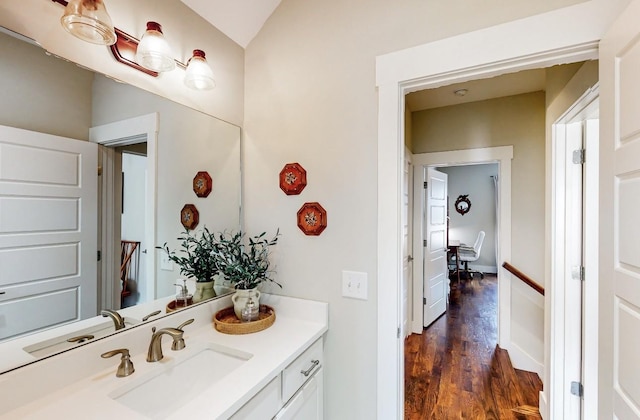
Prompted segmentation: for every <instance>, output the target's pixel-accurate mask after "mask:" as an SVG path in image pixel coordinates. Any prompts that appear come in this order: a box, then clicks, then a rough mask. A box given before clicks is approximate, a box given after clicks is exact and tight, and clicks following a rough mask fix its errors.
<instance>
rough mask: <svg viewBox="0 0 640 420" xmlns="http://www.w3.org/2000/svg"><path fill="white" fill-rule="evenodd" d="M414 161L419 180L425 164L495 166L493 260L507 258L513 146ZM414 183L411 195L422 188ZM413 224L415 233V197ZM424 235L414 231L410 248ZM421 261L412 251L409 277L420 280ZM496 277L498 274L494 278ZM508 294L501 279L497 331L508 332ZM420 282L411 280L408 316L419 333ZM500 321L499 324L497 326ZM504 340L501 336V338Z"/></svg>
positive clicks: (417, 209)
mask: <svg viewBox="0 0 640 420" xmlns="http://www.w3.org/2000/svg"><path fill="white" fill-rule="evenodd" d="M412 159H413V162H414V179H421V178H420V177H421V176H422V173H423V172H424V170H425V168H427V167H434V166H437V167H446V166H464V165H478V164H493V165H497V166H498V172H497V173H498V177H499V179H500V180H501V182H500V188H499V189H498V207H497V216H498V218H497V222H496V224H497V232H499V233H498V237H497V240H496V241H497V243H498V244H499V246H498V247H497V249H496V258H497V261H502V260H503V259H504V260H508V259H509V258H510V255H509V252H510V250H511V232H510V226H511V160H512V159H513V147H512V146H501V147H488V148H481V149H467V150H456V151H451V152H434V153H422V154H416V155H413V158H412ZM416 184H418V185H415V186H414V195H416V196H420V195H419V194H421V191H420V189H421V188H422V186H421V185H419V183H416ZM413 213H414V226H416V229H415V232H416V233H420V231H419V229H417V227H418V226H421V225H422V222H421V221H420V220H416V219H415V218H416V215H417V217H418V218H420V215H421V214H422V203H420V202H419V200H414V212H413ZM423 240H424V238H423V237H422V235H420V234H414V238H413V247H414V249H421V248H422V243H423ZM423 264H424V260H423V256H422V253H420V252H416V253H415V259H414V267H413V270H414V272H413V278H414V279H422V277H423V271H422V267H423ZM499 279H500V276H498V281H499ZM509 293H510V286H509V283H508V282H503V284H501V285H500V286H499V287H498V302H499V303H498V325H499V326H501V327H500V328H499V331H503V330H504V331H508V330H509V328H504V327H505V324H507V325H508V323H509V316H508V315H509V312H508V308H509V301H508V299H506V297H507V296H509ZM422 295H423V289H422V282H420V281H414V283H413V296H414V300H413V308H414V310H413V317H412V331H413V332H414V333H416V334H419V333H421V332H422V329H423V316H422ZM501 324H502V325H501ZM503 339H504V338H503Z"/></svg>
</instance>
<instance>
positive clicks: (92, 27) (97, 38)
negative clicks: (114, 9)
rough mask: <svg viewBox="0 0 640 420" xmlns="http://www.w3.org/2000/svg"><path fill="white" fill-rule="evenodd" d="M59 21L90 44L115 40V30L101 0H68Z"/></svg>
mask: <svg viewBox="0 0 640 420" xmlns="http://www.w3.org/2000/svg"><path fill="white" fill-rule="evenodd" d="M60 23H62V26H63V27H64V28H65V29H66V30H67V31H68V32H69V33H70V34H72V35H74V36H76V37H78V38H80V39H82V40H84V41H87V42H91V43H92V44H100V45H112V44H115V42H116V32H115V30H114V28H113V23H111V17H109V14H108V13H107V9H106V7H105V5H104V2H103V1H102V0H70V1H69V3H67V7H65V9H64V14H63V15H62V18H61V19H60Z"/></svg>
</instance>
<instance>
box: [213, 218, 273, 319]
mask: <svg viewBox="0 0 640 420" xmlns="http://www.w3.org/2000/svg"><path fill="white" fill-rule="evenodd" d="M279 235H280V230H279V229H278V231H277V232H276V234H275V235H274V237H273V238H271V239H268V238H267V237H266V232H262V233H261V234H259V235H256V236H253V237H248V238H245V237H246V235H245V233H243V232H241V231H239V232H236V233H231V232H222V233H220V234H219V235H218V237H217V238H216V239H217V241H216V242H217V247H216V249H215V250H214V251H213V252H214V254H215V261H216V266H217V269H218V270H219V271H220V273H221V274H222V275H223V276H224V277H225V280H227V281H228V282H229V283H231V284H232V285H233V287H234V288H235V289H236V292H235V294H234V295H233V296H232V298H231V299H232V301H233V305H234V310H235V313H236V316H237V317H238V318H239V319H241V312H242V308H244V306H245V304H246V302H247V300H248V299H249V298H252V300H253V302H254V303H255V304H256V305H258V307H259V302H260V291H258V289H257V288H258V286H259V285H260V284H262V283H263V282H270V283H274V284H276V285H278V286H279V287H282V285H281V284H280V283H278V282H276V281H275V280H274V279H273V278H272V277H271V276H272V274H273V273H274V270H272V269H271V262H270V260H269V254H270V248H271V247H272V246H274V245H276V244H277V243H278V236H279Z"/></svg>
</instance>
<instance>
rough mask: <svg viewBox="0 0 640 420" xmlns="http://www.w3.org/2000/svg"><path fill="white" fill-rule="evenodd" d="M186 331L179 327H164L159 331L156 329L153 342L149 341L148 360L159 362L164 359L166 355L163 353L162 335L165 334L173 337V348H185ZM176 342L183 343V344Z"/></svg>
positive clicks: (152, 337) (152, 338)
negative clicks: (183, 336)
mask: <svg viewBox="0 0 640 420" xmlns="http://www.w3.org/2000/svg"><path fill="white" fill-rule="evenodd" d="M183 333H184V331H182V330H180V329H178V328H162V329H160V330H158V331H154V332H153V335H152V336H151V343H149V351H148V352H147V362H157V361H159V360H162V358H163V357H164V355H163V354H162V336H163V335H164V334H167V335H170V336H171V338H173V347H172V349H173V350H181V349H183V348H184V340H183V339H182V334H183ZM176 343H181V346H180V345H179V344H176Z"/></svg>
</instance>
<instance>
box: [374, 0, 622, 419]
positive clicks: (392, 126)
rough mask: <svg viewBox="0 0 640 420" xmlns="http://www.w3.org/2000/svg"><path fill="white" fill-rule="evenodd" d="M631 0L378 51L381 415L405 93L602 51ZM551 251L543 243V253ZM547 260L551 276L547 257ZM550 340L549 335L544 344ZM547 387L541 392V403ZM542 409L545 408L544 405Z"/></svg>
mask: <svg viewBox="0 0 640 420" xmlns="http://www.w3.org/2000/svg"><path fill="white" fill-rule="evenodd" d="M627 3H628V0H617V1H611V0H591V1H589V2H583V3H580V4H576V5H573V6H568V7H564V8H561V9H557V10H553V11H550V12H547V13H542V14H539V15H535V16H531V17H527V18H523V19H518V20H514V21H511V22H507V23H504V24H500V25H497V26H493V27H490V28H486V29H482V30H478V31H473V32H468V33H464V34H461V35H457V36H453V37H450V38H445V39H442V40H439V41H434V42H431V43H428V44H424V45H420V46H416V47H412V48H408V49H405V50H401V51H397V52H393V53H389V54H385V55H382V56H378V57H376V87H377V90H378V144H377V149H378V172H377V186H378V191H377V192H378V194H377V208H378V223H377V232H378V235H377V292H378V293H377V294H378V302H377V314H378V316H377V322H378V328H377V331H378V334H377V350H378V351H377V362H376V368H377V369H376V373H377V398H376V400H377V410H376V411H377V417H378V418H399V419H401V418H403V408H404V383H403V382H402V381H401V379H402V377H403V375H402V372H403V369H404V353H403V349H404V346H403V340H401V334H400V331H401V320H402V310H403V308H402V303H401V302H400V300H399V298H400V287H401V276H402V250H401V226H400V225H401V213H400V211H401V176H402V174H401V171H402V154H403V151H404V140H405V130H404V121H405V119H404V118H405V101H404V96H405V95H406V94H407V93H410V92H412V91H417V90H422V89H432V88H436V87H440V86H444V85H448V84H452V83H457V82H463V81H468V80H473V79H478V78H488V77H493V76H497V75H499V74H504V73H509V72H516V71H520V70H526V69H532V68H540V67H548V66H552V65H555V64H566V63H571V62H578V61H585V60H591V59H597V58H598V42H599V40H600V39H601V38H602V36H603V34H604V33H605V31H606V30H607V28H608V27H609V25H610V24H611V23H612V22H613V20H614V19H615V18H616V17H617V16H618V15H619V14H620V13H621V12H622V10H623V9H624V7H625V6H626V4H627ZM540 28H545V30H544V31H540ZM531 34H535V36H532V35H531ZM505 40H508V42H506V41H505ZM452 52H455V53H452ZM547 229H548V227H547ZM548 252H549V251H548V244H545V255H547V256H548ZM546 260H547V261H546V262H545V273H546V276H545V277H548V273H549V261H548V260H549V258H548V257H547V258H546ZM547 346H548V343H545V351H548V347H547ZM546 376H547V375H546V372H545V378H543V382H545V381H547V380H548V378H547V377H546ZM546 392H548V391H546V390H545V394H543V395H541V397H542V398H541V408H543V407H542V404H543V402H544V401H543V400H544V396H545V395H546ZM542 413H543V416H545V415H546V414H547V413H546V412H545V411H544V408H543V410H542Z"/></svg>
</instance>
